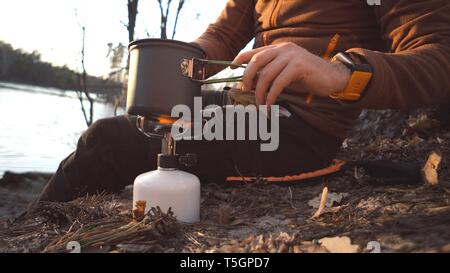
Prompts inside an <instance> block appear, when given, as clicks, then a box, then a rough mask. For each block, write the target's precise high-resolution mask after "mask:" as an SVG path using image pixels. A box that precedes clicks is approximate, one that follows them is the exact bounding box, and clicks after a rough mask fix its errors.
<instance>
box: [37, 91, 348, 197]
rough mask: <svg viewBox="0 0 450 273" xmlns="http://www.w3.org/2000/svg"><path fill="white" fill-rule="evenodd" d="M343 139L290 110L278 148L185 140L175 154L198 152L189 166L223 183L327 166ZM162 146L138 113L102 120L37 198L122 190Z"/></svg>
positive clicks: (212, 99)
mask: <svg viewBox="0 0 450 273" xmlns="http://www.w3.org/2000/svg"><path fill="white" fill-rule="evenodd" d="M202 96H203V99H204V102H205V104H212V103H214V104H218V105H221V103H222V102H224V101H225V100H224V99H223V96H222V93H221V92H205V93H203V95H202ZM222 105H223V103H222ZM225 122H226V121H225ZM341 142H342V140H341V139H338V138H336V137H332V136H329V135H326V134H324V133H322V132H320V131H318V130H316V129H315V128H314V127H312V126H311V125H309V124H307V123H306V122H304V121H303V120H302V119H300V118H298V117H296V116H294V115H292V116H291V117H289V118H287V117H284V118H280V142H279V148H278V150H276V151H273V152H261V151H260V143H259V142H258V141H218V140H214V141H206V140H202V141H194V140H189V141H187V140H182V141H179V142H177V153H179V154H184V153H187V152H190V153H195V154H197V156H198V165H197V166H195V167H192V168H189V169H187V171H189V172H191V173H193V174H195V175H197V176H198V177H199V178H200V181H202V182H221V181H223V180H224V179H225V178H226V177H227V176H239V175H245V176H259V175H262V176H284V175H292V174H297V173H300V172H306V171H312V170H315V169H319V168H323V167H325V166H327V165H328V164H329V163H330V162H331V160H332V159H333V158H334V157H335V155H336V153H337V151H338V150H339V147H340V145H341ZM160 151H161V140H158V139H149V138H147V137H145V136H144V135H143V134H142V133H141V132H140V131H139V130H138V129H137V128H136V117H133V116H119V117H113V118H107V119H101V120H98V121H96V122H95V123H94V124H93V125H92V126H90V127H89V128H88V130H87V131H86V132H85V133H83V135H82V136H81V137H80V139H79V141H78V144H77V149H76V150H75V151H74V152H73V153H72V154H70V155H69V156H68V157H67V158H66V159H64V160H63V161H62V162H61V164H60V165H59V167H58V170H57V171H56V173H55V175H54V176H53V177H52V178H51V179H50V180H49V182H48V184H47V186H46V187H45V189H44V190H43V192H42V194H41V196H40V197H39V199H38V200H37V201H69V200H72V199H74V198H76V197H78V196H80V195H84V194H87V193H89V194H93V193H98V192H117V191H120V190H122V189H123V188H124V187H125V186H127V185H130V184H132V183H133V181H134V179H135V178H136V176H138V175H139V174H141V173H144V172H148V171H150V170H154V169H156V167H157V166H156V165H157V162H156V159H157V154H158V153H160Z"/></svg>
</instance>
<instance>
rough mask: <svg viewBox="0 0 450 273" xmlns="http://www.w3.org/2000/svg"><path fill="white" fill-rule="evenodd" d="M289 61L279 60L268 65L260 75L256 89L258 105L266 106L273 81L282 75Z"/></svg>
mask: <svg viewBox="0 0 450 273" xmlns="http://www.w3.org/2000/svg"><path fill="white" fill-rule="evenodd" d="M288 63H289V60H288V59H285V58H277V59H275V60H273V61H272V62H270V63H269V64H267V65H266V66H265V67H264V68H263V69H262V70H261V71H260V72H259V73H258V79H257V83H256V88H255V98H256V103H257V104H258V105H264V104H265V101H266V95H267V91H268V89H269V87H270V85H271V84H272V81H273V80H274V79H275V78H276V77H277V76H278V74H280V72H281V71H283V69H284V68H285V67H286V66H287V65H288Z"/></svg>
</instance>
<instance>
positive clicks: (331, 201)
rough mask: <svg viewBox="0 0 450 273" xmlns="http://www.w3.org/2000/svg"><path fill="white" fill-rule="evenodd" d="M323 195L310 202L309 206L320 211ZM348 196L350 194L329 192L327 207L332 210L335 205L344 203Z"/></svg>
mask: <svg viewBox="0 0 450 273" xmlns="http://www.w3.org/2000/svg"><path fill="white" fill-rule="evenodd" d="M321 196H322V194H320V195H319V196H318V197H315V198H313V199H311V200H309V201H308V205H309V206H311V207H313V208H315V209H318V208H319V206H320V200H321ZM347 196H348V193H335V192H329V193H328V198H327V202H326V204H325V207H327V208H330V207H332V206H334V205H335V204H339V203H341V202H342V199H344V198H345V197H347Z"/></svg>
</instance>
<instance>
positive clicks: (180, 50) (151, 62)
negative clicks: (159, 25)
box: [126, 39, 205, 119]
mask: <svg viewBox="0 0 450 273" xmlns="http://www.w3.org/2000/svg"><path fill="white" fill-rule="evenodd" d="M128 49H129V52H130V70H129V76H128V94H127V106H126V111H127V113H129V114H131V115H139V116H145V117H147V118H151V119H153V118H158V117H161V116H166V117H167V116H170V114H171V112H172V108H173V107H174V106H176V105H179V104H183V105H187V106H188V107H189V108H191V109H193V108H194V97H198V96H200V95H201V83H200V82H197V81H193V80H191V79H190V78H189V77H186V76H184V75H183V74H182V73H181V72H180V63H181V62H182V60H183V59H192V58H199V59H203V58H205V53H204V52H203V51H202V50H201V49H200V48H198V47H196V46H194V45H192V44H189V43H185V42H181V41H174V40H162V39H144V40H137V41H134V42H132V43H131V44H130V45H129V47H128Z"/></svg>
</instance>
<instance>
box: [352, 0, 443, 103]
mask: <svg viewBox="0 0 450 273" xmlns="http://www.w3.org/2000/svg"><path fill="white" fill-rule="evenodd" d="M374 9H375V13H376V16H377V19H378V22H379V26H380V29H381V32H382V34H383V37H384V39H385V40H386V41H387V42H388V46H390V48H391V53H382V52H377V51H370V50H366V49H361V48H354V49H350V50H348V52H351V54H358V55H360V56H362V57H364V58H365V60H366V61H367V62H368V63H370V64H371V65H372V66H373V69H374V75H373V77H372V81H371V83H370V85H369V87H368V88H367V89H366V90H365V92H364V95H363V97H362V98H361V99H360V101H358V102H356V106H358V107H361V108H372V109H386V108H397V109H405V110H406V109H411V108H415V107H420V106H427V105H432V104H439V103H442V102H445V101H449V100H450V1H448V0H427V1H423V0H382V1H381V6H379V7H376V8H374Z"/></svg>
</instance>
